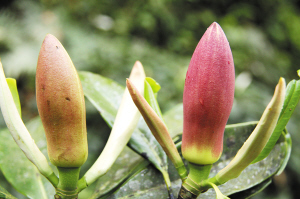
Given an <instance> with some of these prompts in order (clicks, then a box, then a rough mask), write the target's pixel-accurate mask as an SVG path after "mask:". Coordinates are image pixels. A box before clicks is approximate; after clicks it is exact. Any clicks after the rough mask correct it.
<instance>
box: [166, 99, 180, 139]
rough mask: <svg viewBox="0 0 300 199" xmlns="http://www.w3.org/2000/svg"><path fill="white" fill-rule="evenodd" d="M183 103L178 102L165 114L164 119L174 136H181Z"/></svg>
mask: <svg viewBox="0 0 300 199" xmlns="http://www.w3.org/2000/svg"><path fill="white" fill-rule="evenodd" d="M182 111H183V105H182V104H178V105H176V106H174V107H173V108H172V109H171V110H168V111H167V112H165V113H164V114H163V117H164V121H165V123H166V124H167V125H168V129H169V133H170V135H171V137H172V138H175V137H176V136H180V135H181V134H182V129H183V113H182Z"/></svg>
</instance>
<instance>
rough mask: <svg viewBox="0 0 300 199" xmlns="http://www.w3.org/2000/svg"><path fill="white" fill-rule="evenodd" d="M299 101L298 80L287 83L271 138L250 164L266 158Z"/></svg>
mask: <svg viewBox="0 0 300 199" xmlns="http://www.w3.org/2000/svg"><path fill="white" fill-rule="evenodd" d="M299 99H300V80H298V81H296V80H292V81H290V82H289V84H288V86H287V89H286V96H285V100H284V104H283V108H282V110H281V113H280V116H279V119H278V122H277V125H276V127H275V129H274V132H273V134H272V136H271V137H270V139H269V141H268V143H267V144H266V146H265V148H264V149H263V151H262V152H261V153H260V154H259V156H258V157H257V158H256V159H255V160H254V161H253V162H252V164H253V163H256V162H258V161H260V160H262V159H264V158H265V157H267V156H268V154H269V153H270V151H271V150H272V149H273V147H274V145H275V144H276V142H277V140H278V139H279V137H280V135H281V133H282V131H283V130H284V129H285V127H286V125H287V123H288V121H289V119H290V118H291V116H292V114H293V112H294V110H295V108H296V106H297V104H298V102H299Z"/></svg>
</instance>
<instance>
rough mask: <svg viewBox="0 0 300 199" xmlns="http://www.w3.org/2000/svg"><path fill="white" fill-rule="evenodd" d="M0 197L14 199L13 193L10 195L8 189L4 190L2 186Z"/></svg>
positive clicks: (0, 187)
mask: <svg viewBox="0 0 300 199" xmlns="http://www.w3.org/2000/svg"><path fill="white" fill-rule="evenodd" d="M0 198H1V199H2V198H3V199H16V197H14V196H13V195H11V194H10V193H9V192H8V191H6V190H5V189H4V188H3V187H2V186H0Z"/></svg>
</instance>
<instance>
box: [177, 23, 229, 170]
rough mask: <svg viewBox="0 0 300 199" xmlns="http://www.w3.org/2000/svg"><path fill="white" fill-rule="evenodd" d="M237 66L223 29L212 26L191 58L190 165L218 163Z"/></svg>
mask: <svg viewBox="0 0 300 199" xmlns="http://www.w3.org/2000/svg"><path fill="white" fill-rule="evenodd" d="M234 81H235V74H234V63H233V57H232V53H231V49H230V46H229V43H228V41H227V38H226V36H225V33H224V32H223V30H222V28H221V27H220V25H219V24H218V23H216V22H214V23H212V24H211V25H210V27H209V28H208V29H207V30H206V32H205V33H204V35H203V37H202V38H201V40H200V42H199V43H198V45H197V47H196V49H195V52H194V54H193V56H192V59H191V62H190V65H189V68H188V71H187V74H186V79H185V86H184V92H183V114H184V122H183V137H182V153H183V157H184V158H185V159H186V160H188V161H189V162H190V163H195V164H200V165H206V164H212V163H214V162H216V161H217V160H218V159H219V158H220V156H221V153H222V150H223V135H224V129H225V126H226V123H227V120H228V117H229V114H230V111H231V108H232V104H233V99H234Z"/></svg>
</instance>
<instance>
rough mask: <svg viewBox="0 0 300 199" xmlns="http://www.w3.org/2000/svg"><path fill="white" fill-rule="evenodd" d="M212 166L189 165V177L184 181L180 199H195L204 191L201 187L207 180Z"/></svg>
mask: <svg viewBox="0 0 300 199" xmlns="http://www.w3.org/2000/svg"><path fill="white" fill-rule="evenodd" d="M211 167H212V165H211V164H210V165H197V164H193V163H189V169H190V172H189V175H188V177H187V179H186V180H185V181H183V183H182V186H181V189H180V191H179V196H178V199H195V198H197V196H198V195H199V194H200V193H201V192H203V191H204V190H203V189H202V187H201V183H202V182H203V181H204V180H207V178H208V176H209V173H210V170H211Z"/></svg>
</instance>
